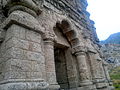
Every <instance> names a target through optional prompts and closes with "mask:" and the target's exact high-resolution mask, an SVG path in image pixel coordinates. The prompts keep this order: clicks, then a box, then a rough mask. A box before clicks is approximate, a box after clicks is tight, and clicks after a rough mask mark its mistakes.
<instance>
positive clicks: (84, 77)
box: [74, 47, 92, 86]
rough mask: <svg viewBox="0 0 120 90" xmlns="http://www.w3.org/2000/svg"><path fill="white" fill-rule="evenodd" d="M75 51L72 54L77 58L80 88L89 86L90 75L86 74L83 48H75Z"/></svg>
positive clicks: (86, 68)
mask: <svg viewBox="0 0 120 90" xmlns="http://www.w3.org/2000/svg"><path fill="white" fill-rule="evenodd" d="M76 49H77V51H74V52H75V55H76V57H77V62H78V67H79V75H80V86H88V85H91V84H92V82H91V81H90V75H89V72H88V67H87V62H86V52H85V48H84V47H77V48H76Z"/></svg>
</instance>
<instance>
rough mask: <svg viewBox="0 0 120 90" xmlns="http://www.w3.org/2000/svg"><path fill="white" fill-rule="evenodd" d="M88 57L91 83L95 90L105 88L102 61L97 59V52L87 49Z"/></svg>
mask: <svg viewBox="0 0 120 90" xmlns="http://www.w3.org/2000/svg"><path fill="white" fill-rule="evenodd" d="M88 55H89V59H90V64H91V72H92V79H93V83H94V84H95V85H96V88H97V89H104V88H107V83H106V81H105V75H104V70H103V67H102V59H101V58H100V57H99V54H98V52H97V51H95V50H93V49H90V48H89V49H88Z"/></svg>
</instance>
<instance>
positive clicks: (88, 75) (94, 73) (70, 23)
mask: <svg viewBox="0 0 120 90" xmlns="http://www.w3.org/2000/svg"><path fill="white" fill-rule="evenodd" d="M1 7H2V8H3V10H2V8H1ZM86 7H87V1H86V0H59V1H56V0H2V1H1V2H0V15H1V16H2V17H4V18H5V19H2V18H0V90H59V89H65V90H76V89H77V90H110V87H109V84H108V83H109V81H107V80H108V78H109V75H108V72H107V68H106V66H105V65H104V64H105V63H104V61H103V55H102V53H101V51H100V50H99V44H98V38H97V35H96V32H95V27H94V22H93V21H92V20H90V19H89V16H90V14H89V13H88V12H87V11H86ZM3 11H4V12H3ZM109 80H110V78H109ZM108 87H109V88H108Z"/></svg>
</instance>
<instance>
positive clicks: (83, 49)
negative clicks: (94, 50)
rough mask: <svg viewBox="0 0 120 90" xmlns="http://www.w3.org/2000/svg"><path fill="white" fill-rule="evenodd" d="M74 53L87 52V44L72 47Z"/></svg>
mask: <svg viewBox="0 0 120 90" xmlns="http://www.w3.org/2000/svg"><path fill="white" fill-rule="evenodd" d="M72 53H73V54H75V55H78V54H85V53H86V47H85V46H76V47H73V48H72Z"/></svg>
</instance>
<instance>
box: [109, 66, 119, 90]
mask: <svg viewBox="0 0 120 90" xmlns="http://www.w3.org/2000/svg"><path fill="white" fill-rule="evenodd" d="M110 77H111V79H112V80H113V84H114V86H115V87H116V90H120V67H116V68H114V69H113V70H111V72H110Z"/></svg>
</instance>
